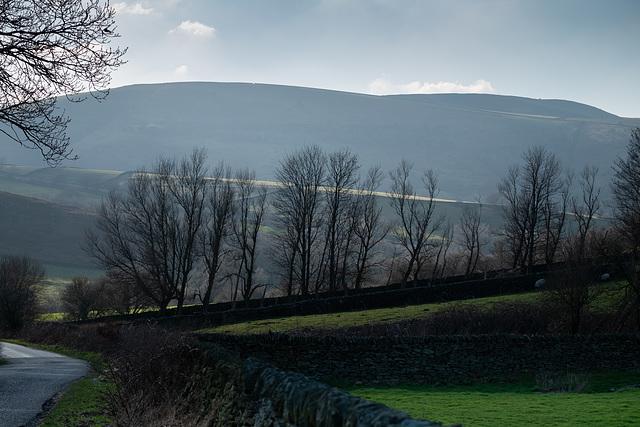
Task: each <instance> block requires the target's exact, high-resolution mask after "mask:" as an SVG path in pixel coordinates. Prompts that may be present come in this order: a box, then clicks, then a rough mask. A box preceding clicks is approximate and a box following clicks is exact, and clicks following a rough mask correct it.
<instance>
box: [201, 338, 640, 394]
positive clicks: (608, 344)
mask: <svg viewBox="0 0 640 427" xmlns="http://www.w3.org/2000/svg"><path fill="white" fill-rule="evenodd" d="M200 339H201V340H203V341H207V342H214V343H216V344H218V345H220V346H222V347H224V348H226V349H229V350H232V351H234V352H236V353H237V354H239V355H240V356H241V357H249V356H252V357H256V358H258V359H260V360H263V361H266V362H269V363H273V364H274V365H276V366H278V367H279V368H281V369H284V370H290V371H294V372H300V373H302V374H304V375H307V376H309V377H312V378H315V379H319V380H328V379H340V380H344V381H353V382H357V381H362V382H367V383H383V384H386V383H390V384H393V383H411V384H421V383H424V382H431V383H433V382H441V381H450V380H452V379H455V378H457V377H482V376H492V375H503V374H507V375H509V374H515V373H519V372H539V371H560V370H567V369H570V370H587V369H612V370H621V371H640V334H619V335H618V334H616V335H613V334H611V335H609V334H607V335H535V336H523V335H478V336H427V337H379V338H375V337H366V338H335V337H298V336H288V335H283V334H265V335H248V336H230V335H219V334H207V335H202V336H200Z"/></svg>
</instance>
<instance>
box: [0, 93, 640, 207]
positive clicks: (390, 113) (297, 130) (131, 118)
mask: <svg viewBox="0 0 640 427" xmlns="http://www.w3.org/2000/svg"><path fill="white" fill-rule="evenodd" d="M60 107H61V108H62V109H64V110H65V111H66V112H67V114H68V115H69V116H70V117H71V118H72V122H71V125H70V126H69V129H68V134H69V136H70V137H71V141H72V148H73V150H74V154H77V155H78V156H79V157H80V159H79V160H77V161H76V162H69V163H67V164H66V165H67V166H74V167H79V168H87V169H108V170H120V171H123V170H124V171H127V170H134V169H136V168H138V167H140V166H142V165H150V164H151V163H152V162H153V160H154V159H155V158H156V157H157V156H158V155H160V154H163V155H167V156H174V155H175V156H179V157H180V156H183V155H185V154H187V153H189V152H190V151H191V150H192V149H193V148H194V147H200V146H204V147H207V148H208V151H209V158H210V160H211V163H212V164H215V163H217V162H218V161H219V160H224V161H225V162H226V163H227V164H228V165H230V166H231V167H234V168H240V167H249V168H251V169H255V170H256V172H257V175H258V177H259V178H260V179H266V180H269V179H272V178H273V171H274V170H275V168H276V167H277V165H278V161H279V160H280V159H281V158H282V156H283V155H284V154H285V153H288V152H291V150H293V149H295V147H299V146H301V145H304V144H311V143H315V144H318V145H321V146H322V147H324V148H326V149H327V150H336V149H341V148H344V147H348V148H349V149H350V150H351V151H352V152H354V153H356V154H358V155H359V156H360V159H361V164H362V166H363V168H365V169H366V168H367V167H369V166H371V165H374V164H380V165H381V166H382V167H383V169H385V170H390V169H391V168H393V167H394V166H395V165H397V163H398V162H399V161H400V160H401V159H402V158H408V159H411V160H412V161H413V162H414V163H415V166H416V170H422V169H426V168H433V169H434V170H435V171H436V172H437V173H438V174H439V177H440V187H441V189H442V192H441V193H440V196H441V197H443V198H450V199H457V200H460V199H463V200H470V199H472V198H473V197H474V196H475V195H476V194H477V195H481V196H487V195H489V194H491V193H493V192H495V189H496V183H497V182H498V180H499V179H500V178H501V177H502V176H504V175H505V174H506V172H507V169H508V167H509V165H511V164H513V163H514V162H517V161H518V160H519V159H520V155H521V153H522V152H523V151H524V150H526V148H527V147H530V146H532V145H536V144H540V145H544V146H546V147H548V148H549V149H550V150H551V151H553V152H555V153H556V154H557V155H558V156H559V158H560V159H561V160H562V161H563V163H564V164H565V165H566V166H568V167H570V168H573V169H581V168H582V166H583V165H584V164H586V163H589V164H595V165H599V166H600V169H601V174H600V175H601V185H602V186H603V188H604V189H605V191H606V190H607V189H608V181H609V178H610V175H611V168H610V166H611V164H612V163H613V160H614V159H615V157H616V155H618V154H620V153H622V152H623V150H624V148H625V146H626V143H627V141H628V138H629V130H630V128H631V127H633V126H640V119H623V118H620V117H617V116H614V115H612V114H609V113H607V112H604V111H602V110H599V109H597V108H594V107H591V106H587V105H583V104H578V103H575V102H570V101H561V100H534V99H528V98H518V97H511V96H497V95H456V94H447V95H402V96H400V95H396V96H370V95H362V94H354V93H346V92H336V91H328V90H319V89H310V88H301V87H289V86H275V85H261V84H255V85H254V84H247V83H171V84H153V85H136V86H129V87H122V88H117V89H113V90H112V91H111V94H110V96H109V97H108V98H107V99H106V100H105V101H103V102H101V103H98V102H95V101H93V100H87V101H85V102H83V103H80V104H74V103H70V102H68V101H66V100H61V102H60ZM0 144H1V145H0V146H2V147H3V149H2V152H1V153H0V163H11V164H19V165H37V164H39V165H42V161H41V160H40V158H39V157H38V154H37V153H36V152H33V151H29V150H24V149H21V148H20V147H18V146H17V144H15V143H12V142H10V141H6V140H5V139H1V138H0Z"/></svg>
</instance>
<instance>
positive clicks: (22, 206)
mask: <svg viewBox="0 0 640 427" xmlns="http://www.w3.org/2000/svg"><path fill="white" fill-rule="evenodd" d="M93 224H94V215H93V214H91V213H90V212H87V211H84V210H81V209H77V208H75V207H72V206H68V205H62V204H58V203H52V202H47V201H44V200H41V199H36V198H33V197H26V196H21V195H17V194H13V193H8V192H5V191H0V255H22V254H27V255H29V256H30V257H31V258H33V259H35V260H38V261H40V262H42V263H43V264H46V265H47V267H48V270H50V268H49V267H52V268H53V269H55V270H56V271H55V272H52V271H48V273H49V274H51V275H52V277H59V276H60V274H59V271H65V272H66V271H67V270H72V271H74V273H70V274H82V272H83V271H84V270H85V269H86V270H90V269H93V268H95V265H94V264H93V261H92V260H91V259H90V258H89V257H88V256H87V255H85V253H84V252H83V251H82V250H81V249H80V242H81V241H82V238H83V234H84V231H85V230H86V229H88V228H89V227H92V226H93ZM62 276H63V277H66V273H63V274H62Z"/></svg>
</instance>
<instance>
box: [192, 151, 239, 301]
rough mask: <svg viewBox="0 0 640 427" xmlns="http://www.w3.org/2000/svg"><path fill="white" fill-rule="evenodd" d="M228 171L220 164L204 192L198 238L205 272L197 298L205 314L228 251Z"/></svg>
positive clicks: (231, 192) (230, 192)
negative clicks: (202, 216)
mask: <svg viewBox="0 0 640 427" xmlns="http://www.w3.org/2000/svg"><path fill="white" fill-rule="evenodd" d="M231 178H232V174H231V169H229V168H228V167H226V166H225V165H224V163H222V162H221V163H220V164H219V165H218V166H217V167H216V168H215V169H214V171H213V176H212V179H211V180H209V183H208V189H207V202H206V215H207V220H206V222H205V225H204V229H203V233H202V235H201V251H202V252H201V253H202V258H203V260H204V265H205V269H206V272H207V282H206V287H205V290H204V295H200V300H201V301H202V306H203V310H204V312H205V313H206V312H207V310H208V306H209V303H210V302H211V295H212V292H213V289H214V285H216V283H218V282H219V281H220V274H219V273H220V269H221V267H222V262H223V260H224V259H225V256H226V255H227V253H228V252H229V251H228V250H227V249H225V248H226V246H225V245H226V243H225V242H226V239H227V238H228V237H229V235H230V234H231V232H232V231H231V227H230V222H231V218H232V217H233V208H234V206H233V198H234V193H235V192H234V189H233V184H232V182H231Z"/></svg>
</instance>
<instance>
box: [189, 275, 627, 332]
mask: <svg viewBox="0 0 640 427" xmlns="http://www.w3.org/2000/svg"><path fill="white" fill-rule="evenodd" d="M619 285H620V282H611V283H609V284H607V286H609V287H610V288H611V289H612V290H615V289H618V288H619ZM612 292H614V291H612ZM612 292H609V293H605V294H603V295H602V296H601V298H600V300H598V301H595V302H594V305H595V306H596V308H597V307H599V306H601V307H602V308H606V307H608V305H609V304H610V302H611V301H612V298H613V296H612ZM539 298H540V292H537V291H533V292H524V293H518V294H509V295H500V296H493V297H485V298H475V299H469V300H464V301H453V302H442V303H431V304H420V305H410V306H405V307H392V308H379V309H371V310H360V311H350V312H342V313H328V314H313V315H307V316H292V317H283V318H274V319H264V320H254V321H246V322H238V323H232V324H226V325H219V326H216V327H213V328H207V329H204V330H202V331H201V332H204V333H219V334H242V335H244V334H262V333H268V332H280V333H286V332H289V331H292V330H299V329H305V328H322V329H332V328H342V327H347V326H360V325H371V324H376V323H392V322H398V321H401V320H408V319H419V318H424V317H427V316H429V315H430V314H433V313H436V312H437V311H438V310H440V309H442V308H443V307H447V306H448V305H449V304H478V305H481V306H485V307H487V308H488V307H490V306H491V305H492V304H498V303H509V302H515V301H520V302H535V301H538V300H539Z"/></svg>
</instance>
